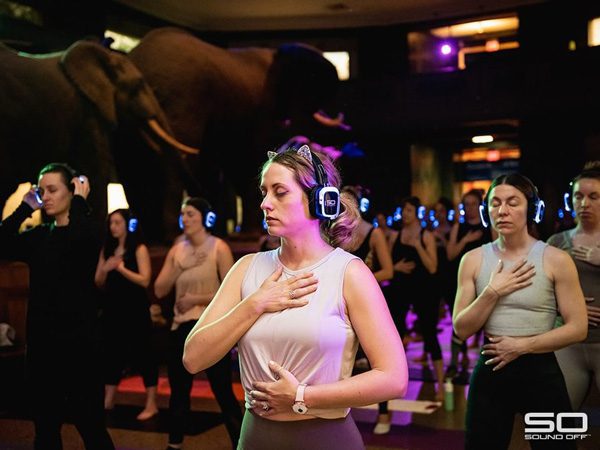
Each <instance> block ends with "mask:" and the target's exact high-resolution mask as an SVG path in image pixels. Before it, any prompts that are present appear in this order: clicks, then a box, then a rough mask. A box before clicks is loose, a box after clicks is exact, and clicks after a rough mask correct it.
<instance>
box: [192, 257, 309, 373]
mask: <svg viewBox="0 0 600 450" xmlns="http://www.w3.org/2000/svg"><path fill="white" fill-rule="evenodd" d="M253 257H254V255H253V254H251V255H246V256H244V257H243V258H241V259H240V260H239V261H238V262H237V263H236V264H235V265H234V266H233V267H232V269H231V270H230V271H229V273H227V275H226V276H225V279H224V280H223V283H222V284H221V287H220V288H219V290H218V292H217V294H216V295H215V298H214V299H213V301H212V302H211V303H210V304H209V305H208V307H207V308H206V310H205V311H204V313H203V314H202V316H201V317H200V319H198V322H197V323H196V325H195V326H194V328H193V329H192V331H190V334H189V335H188V337H187V339H186V343H185V348H184V352H183V364H184V366H185V368H186V369H187V370H188V371H189V372H192V373H196V372H199V371H201V370H204V369H206V368H207V367H210V366H212V365H213V364H214V363H216V362H217V361H219V360H220V359H221V358H222V357H223V356H224V355H225V354H226V353H227V352H228V351H229V350H231V348H232V347H233V346H234V345H235V344H236V343H237V342H238V340H239V339H240V337H242V336H243V335H244V333H246V331H248V329H249V328H250V327H251V326H252V324H254V322H256V319H258V317H259V316H260V315H261V314H263V313H266V312H277V311H282V310H284V309H287V308H297V307H302V306H304V305H306V304H307V303H308V300H306V296H307V295H309V294H312V293H313V292H314V291H316V289H317V280H316V278H314V277H313V276H312V274H311V273H305V274H301V275H296V276H294V277H291V278H289V279H287V280H282V281H277V280H279V278H280V277H281V274H282V273H283V268H282V267H279V268H278V269H277V270H276V271H275V272H273V274H272V275H271V276H270V277H268V278H267V279H266V280H265V281H264V282H263V284H262V285H261V287H260V288H259V289H258V290H257V291H256V292H254V293H252V294H250V295H249V296H247V297H246V298H244V299H242V298H241V286H242V280H243V278H244V275H245V273H246V270H247V269H248V266H249V265H250V262H251V261H252V258H253ZM291 290H294V291H295V293H296V297H295V298H294V299H290V296H289V292H290V291H291Z"/></svg>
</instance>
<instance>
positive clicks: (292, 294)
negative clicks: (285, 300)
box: [288, 289, 296, 300]
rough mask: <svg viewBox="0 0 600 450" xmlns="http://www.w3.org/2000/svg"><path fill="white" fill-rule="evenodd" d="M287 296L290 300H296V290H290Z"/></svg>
mask: <svg viewBox="0 0 600 450" xmlns="http://www.w3.org/2000/svg"><path fill="white" fill-rule="evenodd" d="M288 295H289V296H290V300H294V299H295V298H296V290H295V289H292V290H291V291H290V292H289V294H288Z"/></svg>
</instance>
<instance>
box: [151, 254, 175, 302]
mask: <svg viewBox="0 0 600 450" xmlns="http://www.w3.org/2000/svg"><path fill="white" fill-rule="evenodd" d="M176 246H177V244H175V245H174V246H173V247H171V249H170V250H169V253H167V256H166V258H165V262H164V263H163V266H162V269H160V273H159V274H158V276H157V277H156V280H155V281H154V294H155V295H156V296H157V297H158V298H163V297H166V296H167V295H168V294H169V292H171V289H173V285H174V284H175V281H176V280H177V277H178V276H179V275H180V274H181V269H180V268H179V267H177V265H176V264H175V248H176Z"/></svg>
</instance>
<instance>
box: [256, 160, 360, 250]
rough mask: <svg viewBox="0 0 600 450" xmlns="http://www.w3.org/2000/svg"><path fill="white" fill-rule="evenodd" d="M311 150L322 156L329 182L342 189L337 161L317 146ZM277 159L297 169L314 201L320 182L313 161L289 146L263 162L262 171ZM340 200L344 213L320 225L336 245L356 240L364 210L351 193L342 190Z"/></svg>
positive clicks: (304, 188) (298, 178)
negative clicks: (313, 194)
mask: <svg viewBox="0 0 600 450" xmlns="http://www.w3.org/2000/svg"><path fill="white" fill-rule="evenodd" d="M311 152H312V153H313V154H315V155H317V157H318V158H319V159H320V160H321V163H322V164H323V168H324V169H325V173H326V175H327V181H328V183H329V185H330V186H334V187H336V188H338V189H339V188H340V185H341V181H342V180H341V176H340V172H339V171H338V169H337V168H336V167H335V166H334V164H333V161H332V160H331V159H330V158H329V157H328V156H327V155H325V154H324V153H320V152H315V151H314V150H311ZM274 163H277V164H280V165H282V166H284V167H287V168H288V169H290V170H291V171H292V172H293V174H294V179H295V180H296V182H297V183H298V184H299V185H300V186H301V187H302V189H303V190H304V192H305V193H306V195H307V196H308V197H309V201H310V195H311V192H312V189H313V188H314V187H316V186H317V185H318V182H317V176H316V174H315V168H314V166H313V164H312V162H311V161H309V160H308V159H307V158H306V157H304V156H302V155H300V154H298V151H297V150H296V149H295V148H288V149H287V150H285V151H283V152H280V153H277V154H275V155H274V156H272V157H271V158H269V159H268V160H267V161H266V162H265V163H264V164H263V167H262V169H261V171H260V175H261V177H262V175H263V174H264V173H265V171H266V170H267V168H268V167H269V166H270V165H271V164H274ZM340 203H341V206H340V211H341V213H340V215H339V216H338V217H337V218H336V219H334V220H320V223H319V226H320V229H321V236H322V237H323V240H324V241H325V242H327V243H328V244H329V245H331V246H332V247H344V248H346V247H347V246H348V245H349V244H350V243H352V242H353V240H354V237H353V235H354V229H355V228H356V226H357V225H358V223H359V219H360V213H359V211H358V207H357V205H356V202H355V201H354V199H353V198H352V197H351V196H350V195H348V194H346V193H341V194H340Z"/></svg>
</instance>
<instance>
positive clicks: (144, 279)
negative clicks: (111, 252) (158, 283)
mask: <svg viewBox="0 0 600 450" xmlns="http://www.w3.org/2000/svg"><path fill="white" fill-rule="evenodd" d="M135 259H136V261H137V266H138V271H139V272H134V271H133V270H129V269H128V268H127V267H125V264H124V263H123V262H122V261H121V264H119V265H118V266H117V268H116V270H117V271H118V272H119V273H120V274H121V275H123V276H124V277H125V278H126V279H127V280H129V281H131V282H132V283H135V284H137V285H139V286H141V287H143V288H147V287H148V286H149V285H150V277H151V276H152V270H151V268H150V254H149V253H148V247H146V246H145V245H143V244H142V245H139V246H138V248H137V249H136V250H135Z"/></svg>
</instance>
